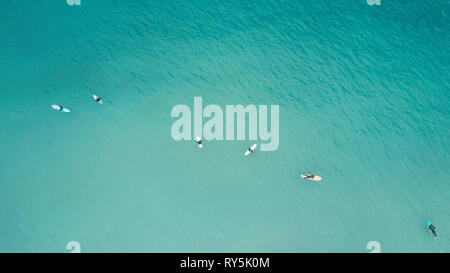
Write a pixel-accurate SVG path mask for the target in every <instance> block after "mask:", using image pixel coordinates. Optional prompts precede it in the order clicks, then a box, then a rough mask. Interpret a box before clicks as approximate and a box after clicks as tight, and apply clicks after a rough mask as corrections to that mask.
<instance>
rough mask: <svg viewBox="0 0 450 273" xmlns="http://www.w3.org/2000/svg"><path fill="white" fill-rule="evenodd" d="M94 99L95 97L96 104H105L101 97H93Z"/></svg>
mask: <svg viewBox="0 0 450 273" xmlns="http://www.w3.org/2000/svg"><path fill="white" fill-rule="evenodd" d="M92 97H93V98H94V100H95V101H96V102H98V103H99V104H103V101H102V98H100V97H99V96H97V95H92Z"/></svg>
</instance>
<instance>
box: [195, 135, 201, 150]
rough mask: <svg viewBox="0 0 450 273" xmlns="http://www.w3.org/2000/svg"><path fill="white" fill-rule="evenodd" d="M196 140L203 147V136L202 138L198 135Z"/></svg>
mask: <svg viewBox="0 0 450 273" xmlns="http://www.w3.org/2000/svg"><path fill="white" fill-rule="evenodd" d="M195 142H196V143H197V144H198V147H199V148H200V149H201V148H202V147H203V141H202V138H201V137H199V136H197V137H196V138H195Z"/></svg>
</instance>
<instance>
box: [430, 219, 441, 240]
mask: <svg viewBox="0 0 450 273" xmlns="http://www.w3.org/2000/svg"><path fill="white" fill-rule="evenodd" d="M427 226H428V229H429V230H430V231H431V234H433V237H434V239H437V238H438V237H439V235H438V234H437V231H436V227H435V226H434V225H433V224H432V223H431V222H430V221H428V222H427Z"/></svg>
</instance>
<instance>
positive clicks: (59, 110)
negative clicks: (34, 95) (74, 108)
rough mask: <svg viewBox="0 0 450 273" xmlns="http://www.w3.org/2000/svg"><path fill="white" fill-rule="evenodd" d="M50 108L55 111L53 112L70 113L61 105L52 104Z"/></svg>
mask: <svg viewBox="0 0 450 273" xmlns="http://www.w3.org/2000/svg"><path fill="white" fill-rule="evenodd" d="M52 108H53V109H55V110H56V111H58V112H66V113H68V112H70V110H69V109H67V108H64V106H61V105H56V104H53V105H52Z"/></svg>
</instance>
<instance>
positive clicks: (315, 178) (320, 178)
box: [301, 174, 322, 181]
mask: <svg viewBox="0 0 450 273" xmlns="http://www.w3.org/2000/svg"><path fill="white" fill-rule="evenodd" d="M301 177H302V178H303V179H308V180H311V181H320V180H322V177H320V176H318V175H314V177H313V178H307V177H308V176H307V175H306V174H302V175H301Z"/></svg>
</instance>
